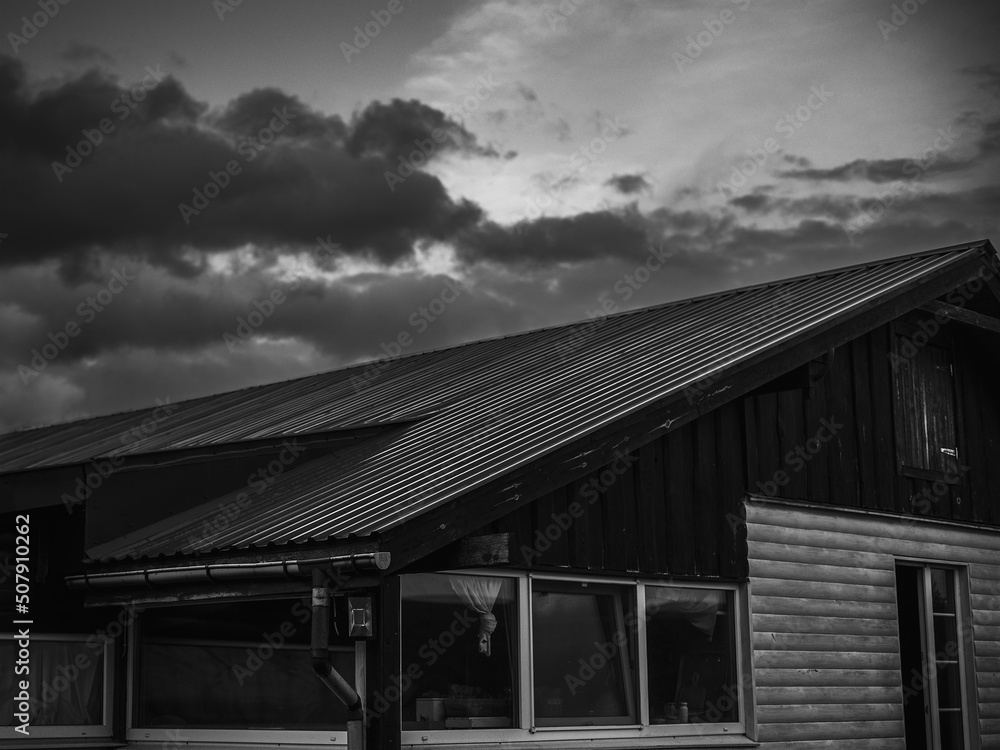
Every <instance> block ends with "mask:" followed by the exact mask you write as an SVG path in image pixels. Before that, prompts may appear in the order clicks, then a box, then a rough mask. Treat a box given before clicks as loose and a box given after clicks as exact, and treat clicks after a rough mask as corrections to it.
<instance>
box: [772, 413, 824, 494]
mask: <svg viewBox="0 0 1000 750" xmlns="http://www.w3.org/2000/svg"><path fill="white" fill-rule="evenodd" d="M819 422H820V426H819V429H817V430H816V434H815V435H814V436H813V437H811V438H809V439H808V440H806V443H805V445H798V446H796V447H795V448H794V449H792V450H790V451H788V453H786V454H785V457H784V463H785V466H787V467H789V469H788V471H786V470H785V469H778V470H776V471H775V472H774V474H773V475H772V476H771V478H770V479H769V480H767V481H766V482H757V489H759V490H760V491H761V493H762V494H764V495H766V496H768V497H775V496H776V495H777V494H778V492H779V488H781V487H784V486H785V485H787V484H788V483H789V482H790V481H791V478H792V474H797V473H799V472H800V471H802V470H803V469H804V468H806V465H807V464H808V463H809V462H810V461H812V460H813V458H815V456H816V454H817V453H819V452H820V451H822V450H823V446H824V445H826V444H827V443H829V442H830V441H831V440H833V438H834V437H836V435H837V433H838V432H840V431H841V430H842V429H844V425H842V424H840V423H838V422H837V421H835V420H834V418H833V417H830V418H829V419H827V418H826V417H823V418H822V419H820V420H819Z"/></svg>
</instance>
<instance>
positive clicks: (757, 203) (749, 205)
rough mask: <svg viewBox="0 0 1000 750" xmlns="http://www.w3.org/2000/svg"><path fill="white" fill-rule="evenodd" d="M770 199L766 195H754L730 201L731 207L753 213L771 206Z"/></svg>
mask: <svg viewBox="0 0 1000 750" xmlns="http://www.w3.org/2000/svg"><path fill="white" fill-rule="evenodd" d="M769 202H770V201H769V199H768V197H767V196H766V195H760V194H758V193H754V194H752V195H740V196H738V197H736V198H730V199H729V205H731V206H736V207H738V208H742V209H744V210H746V211H749V212H751V213H755V212H757V211H760V210H761V209H763V208H764V207H765V206H767V205H768V204H769Z"/></svg>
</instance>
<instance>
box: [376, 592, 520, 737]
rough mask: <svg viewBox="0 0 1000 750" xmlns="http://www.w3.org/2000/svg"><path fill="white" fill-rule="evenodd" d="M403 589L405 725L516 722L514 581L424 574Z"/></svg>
mask: <svg viewBox="0 0 1000 750" xmlns="http://www.w3.org/2000/svg"><path fill="white" fill-rule="evenodd" d="M401 593H402V621H403V633H402V669H401V671H400V675H399V687H398V688H397V689H398V690H399V691H400V695H401V700H402V712H403V728H404V729H477V728H479V729H488V728H493V729H496V728H506V727H514V726H516V717H515V713H514V707H515V705H516V701H515V686H516V685H517V679H516V675H517V658H518V651H517V642H518V641H517V638H518V621H517V608H516V603H517V585H516V581H514V580H512V579H510V578H493V577H488V576H466V575H444V574H437V573H428V574H421V575H410V576H404V577H403V578H402V582H401ZM392 689H393V688H389V690H392ZM391 699H392V696H390V695H386V696H383V700H391ZM373 708H374V709H375V710H378V706H377V705H374V706H373Z"/></svg>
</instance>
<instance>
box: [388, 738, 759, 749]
mask: <svg viewBox="0 0 1000 750" xmlns="http://www.w3.org/2000/svg"><path fill="white" fill-rule="evenodd" d="M581 739H583V738H582V737H581V738H577V739H576V740H565V739H560V740H550V739H547V738H538V739H532V740H495V739H493V740H486V741H483V742H463V743H460V744H459V743H451V742H449V743H447V744H443V743H438V742H420V741H408V739H407V738H404V739H403V744H402V747H403V748H412V749H414V750H415V749H416V748H432V749H436V750H488V749H489V750H493V748H503V750H539V748H544V749H545V750H579V748H580V742H581ZM539 743H541V744H539ZM586 744H587V747H592V748H608V750H627V749H628V748H646V749H648V750H657V749H662V750H671V749H672V748H696V747H710V748H720V749H724V748H750V747H760V743H759V742H755V741H753V740H751V739H749V738H747V737H746V736H740V737H728V736H725V735H717V734H713V735H710V736H707V735H686V736H673V737H665V736H658V737H657V736H654V737H631V738H628V737H620V738H615V739H591V738H586Z"/></svg>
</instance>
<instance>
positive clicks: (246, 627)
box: [136, 600, 354, 730]
mask: <svg viewBox="0 0 1000 750" xmlns="http://www.w3.org/2000/svg"><path fill="white" fill-rule="evenodd" d="M311 614H312V613H311V612H310V609H309V606H308V605H307V604H306V603H305V602H303V601H300V600H296V601H287V600H286V601H273V602H247V603H242V602H241V603H233V604H215V605H201V606H190V607H172V608H169V609H152V610H149V611H148V612H145V613H143V614H142V616H141V617H140V620H139V624H140V631H139V632H140V643H139V660H138V661H139V665H138V672H137V675H138V686H139V687H138V701H137V717H136V719H137V726H140V727H185V726H186V727H192V728H194V727H197V728H202V729H244V730H248V729H249V730H252V729H298V730H308V729H345V728H346V726H347V724H346V722H347V710H346V708H345V707H344V705H343V704H342V703H341V702H340V701H339V700H337V698H336V697H335V696H334V695H333V694H332V693H331V692H330V691H329V689H327V688H326V686H324V685H323V683H322V682H320V680H319V678H317V677H316V675H315V673H314V672H313V669H312V660H311V658H310V652H309V641H310V623H309V620H310V617H311ZM330 658H331V661H332V663H333V666H334V668H335V669H336V670H337V671H338V672H340V674H341V675H343V676H344V678H345V679H347V680H348V682H351V683H353V682H354V646H353V644H352V642H350V641H348V640H346V639H341V640H339V641H338V640H337V639H336V636H334V635H333V634H331V649H330Z"/></svg>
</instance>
